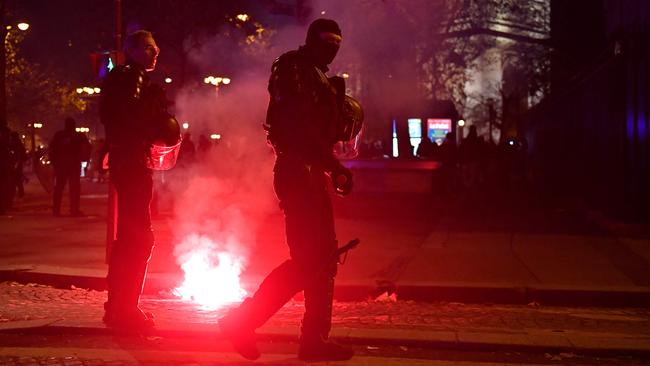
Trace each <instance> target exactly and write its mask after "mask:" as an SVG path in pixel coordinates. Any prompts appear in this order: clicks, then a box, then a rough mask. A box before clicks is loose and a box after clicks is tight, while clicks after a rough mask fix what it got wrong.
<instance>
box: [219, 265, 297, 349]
mask: <svg viewBox="0 0 650 366" xmlns="http://www.w3.org/2000/svg"><path fill="white" fill-rule="evenodd" d="M298 273H299V272H297V267H296V264H295V262H294V261H292V260H288V261H285V262H284V263H282V264H281V265H280V266H278V267H277V268H275V269H274V270H273V271H272V272H271V273H270V274H269V275H268V276H267V277H266V278H265V279H264V281H262V284H261V285H260V287H259V288H258V289H257V291H256V292H255V294H254V295H253V297H251V298H248V299H246V300H244V302H243V303H241V305H240V306H239V307H238V308H236V309H233V310H231V311H230V312H229V313H228V315H226V316H225V317H223V318H221V319H220V320H219V327H220V328H221V332H222V333H223V335H224V336H225V337H226V338H227V339H228V340H229V341H230V342H231V343H232V345H233V347H234V348H235V350H236V351H237V352H239V354H241V355H242V357H244V358H247V359H249V360H256V359H258V358H259V357H260V352H259V350H258V349H257V345H256V344H255V329H257V328H259V327H261V326H262V325H263V324H264V323H265V322H266V321H267V320H268V319H269V318H270V317H271V316H273V314H275V313H276V312H277V311H278V310H279V309H280V308H282V306H284V304H286V303H287V301H289V299H291V297H293V295H295V294H296V293H297V292H298V291H299V290H300V287H301V286H302V284H301V278H300V276H299V275H298Z"/></svg>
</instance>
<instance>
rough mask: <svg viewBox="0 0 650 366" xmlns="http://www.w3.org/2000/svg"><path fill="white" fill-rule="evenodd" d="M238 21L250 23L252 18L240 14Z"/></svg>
mask: <svg viewBox="0 0 650 366" xmlns="http://www.w3.org/2000/svg"><path fill="white" fill-rule="evenodd" d="M237 19H239V20H241V21H242V22H245V21H248V19H250V16H248V14H238V15H237Z"/></svg>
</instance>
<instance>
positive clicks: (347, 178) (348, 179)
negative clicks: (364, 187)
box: [330, 164, 352, 196]
mask: <svg viewBox="0 0 650 366" xmlns="http://www.w3.org/2000/svg"><path fill="white" fill-rule="evenodd" d="M330 177H331V178H332V184H333V185H334V191H335V192H336V194H338V195H340V196H347V195H348V194H350V192H352V172H351V171H350V169H348V168H346V167H344V166H343V165H340V164H339V166H338V167H336V168H335V169H334V170H332V174H331V175H330Z"/></svg>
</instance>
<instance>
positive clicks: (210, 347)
mask: <svg viewBox="0 0 650 366" xmlns="http://www.w3.org/2000/svg"><path fill="white" fill-rule="evenodd" d="M0 344H2V347H0V365H3V366H9V365H12V366H13V365H66V366H73V365H74V366H82V365H83V366H90V365H97V366H99V365H115V366H117V365H179V366H180V365H224V364H226V365H249V364H253V362H248V361H246V360H243V359H242V358H241V357H240V356H239V355H237V354H236V353H234V352H233V351H232V350H231V348H230V345H229V344H228V343H227V342H225V341H220V340H216V339H205V338H203V339H187V338H184V339H178V338H160V337H156V338H127V337H111V336H102V335H97V336H88V335H70V334H68V335H42V334H40V335H32V334H29V333H17V332H10V333H7V332H4V333H0ZM259 347H260V350H261V351H262V353H263V356H262V358H261V359H260V360H258V361H257V362H255V363H254V364H260V365H302V364H305V363H304V362H302V361H300V360H298V359H297V358H296V352H297V344H295V343H280V342H274V343H268V342H260V344H259ZM354 349H355V352H356V355H355V357H354V358H353V359H352V360H350V361H346V362H321V363H311V364H312V365H379V366H381V365H406V366H408V365H433V366H447V365H449V366H451V365H476V366H496V365H613V366H617V365H631V366H637V365H639V366H640V365H648V364H650V360H649V359H641V358H633V357H627V356H612V357H599V358H596V357H590V356H585V355H580V354H574V353H560V354H550V353H519V352H487V351H476V350H468V351H451V350H440V349H417V348H407V347H404V346H377V345H372V344H367V345H355V346H354Z"/></svg>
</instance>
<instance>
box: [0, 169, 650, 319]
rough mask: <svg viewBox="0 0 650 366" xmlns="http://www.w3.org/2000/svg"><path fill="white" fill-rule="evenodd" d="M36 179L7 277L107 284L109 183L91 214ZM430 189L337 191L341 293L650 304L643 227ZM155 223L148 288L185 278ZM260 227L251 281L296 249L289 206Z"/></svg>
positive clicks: (5, 242) (21, 214)
mask: <svg viewBox="0 0 650 366" xmlns="http://www.w3.org/2000/svg"><path fill="white" fill-rule="evenodd" d="M26 190H27V193H26V198H25V199H24V200H23V201H22V202H18V203H17V210H16V211H15V212H14V213H12V214H11V216H2V217H0V233H2V245H1V246H0V280H4V281H18V282H21V283H29V282H35V283H42V284H48V285H53V286H58V287H62V288H69V286H71V285H74V286H77V287H82V288H92V289H97V290H102V289H104V286H105V283H104V277H105V274H106V265H105V250H106V247H105V225H106V224H105V218H106V185H105V184H101V185H100V184H95V183H90V182H84V183H83V190H82V192H83V197H82V208H83V210H84V211H85V212H86V213H87V214H88V216H87V217H84V218H72V217H60V218H54V217H51V216H50V208H49V207H50V206H49V197H48V196H47V194H46V193H45V192H44V191H43V190H42V188H41V187H40V186H38V185H37V183H36V182H35V180H32V181H31V182H30V184H29V185H28V186H27V188H26ZM421 197H422V196H418V195H415V196H413V195H404V194H402V195H368V194H366V195H357V196H354V195H352V196H351V197H348V198H345V199H340V198H336V199H335V200H334V205H335V211H336V212H337V223H336V224H337V234H338V237H339V238H341V241H346V240H349V239H351V238H354V237H359V238H361V240H362V243H361V245H360V246H359V247H358V248H357V249H355V250H353V251H352V252H351V253H350V255H349V258H348V259H347V262H346V264H345V265H342V266H340V267H339V274H338V276H337V288H336V298H337V299H338V300H365V299H367V298H374V297H376V296H378V295H380V294H382V293H384V292H388V293H389V294H391V293H396V295H397V297H398V298H399V299H404V300H419V301H458V302H467V303H470V302H476V303H504V304H528V303H532V302H537V303H541V304H543V305H568V306H636V307H649V306H650V240H649V239H647V238H645V237H625V236H620V235H619V234H617V233H613V232H611V231H606V229H603V228H601V227H594V225H595V224H594V223H593V222H585V221H584V219H583V218H575V217H573V216H570V215H566V214H563V213H553V212H551V213H549V212H532V213H527V214H526V215H524V216H522V215H521V213H520V212H516V211H513V212H510V213H504V214H500V215H499V216H496V215H490V214H483V213H481V212H472V211H466V210H463V209H462V208H456V209H455V211H454V209H449V210H446V211H444V213H443V211H442V209H443V208H438V207H435V208H431V207H429V206H430V205H431V204H430V203H429V201H427V200H426V199H421ZM437 209H440V210H441V211H436V210H437ZM381 212H383V213H382V214H379V213H381ZM419 212H425V213H426V218H422V216H423V215H422V214H419ZM386 213H392V217H389V215H387V214H386ZM563 215H564V216H563ZM355 216H358V217H360V218H355ZM565 216H567V217H565ZM153 225H154V229H155V231H156V240H157V244H156V248H155V250H154V254H153V257H152V261H151V263H150V267H149V276H148V278H147V284H146V288H145V291H146V292H147V293H149V294H155V293H158V292H159V291H161V290H167V289H169V288H172V287H175V286H177V285H178V284H180V282H181V280H182V273H181V270H180V268H179V266H178V264H177V263H176V260H175V258H174V255H173V251H174V243H175V242H176V239H174V234H173V230H172V228H173V227H174V222H173V220H172V218H171V217H170V215H166V216H165V215H162V216H161V217H158V218H155V219H154V222H153ZM256 234H257V246H256V247H255V248H249V251H250V253H254V254H252V255H251V256H250V257H249V258H248V266H247V267H246V269H245V272H244V274H243V277H242V280H243V282H244V286H245V287H246V288H247V289H249V290H251V291H252V290H254V289H255V286H256V285H257V284H259V281H260V280H261V278H263V277H264V276H265V275H266V274H267V273H268V272H269V271H271V270H272V269H273V268H274V267H275V266H276V265H277V264H279V263H281V262H282V261H283V260H285V259H286V257H287V255H288V253H287V248H286V245H285V244H284V223H283V219H282V217H281V215H280V214H279V212H278V213H276V214H273V215H270V216H268V217H267V218H266V219H264V220H263V222H262V223H260V224H259V225H258V227H257V229H256ZM255 254H257V255H255Z"/></svg>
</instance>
